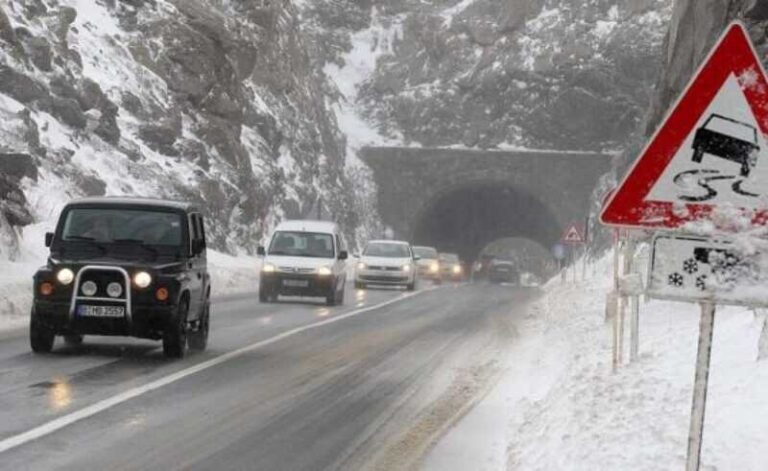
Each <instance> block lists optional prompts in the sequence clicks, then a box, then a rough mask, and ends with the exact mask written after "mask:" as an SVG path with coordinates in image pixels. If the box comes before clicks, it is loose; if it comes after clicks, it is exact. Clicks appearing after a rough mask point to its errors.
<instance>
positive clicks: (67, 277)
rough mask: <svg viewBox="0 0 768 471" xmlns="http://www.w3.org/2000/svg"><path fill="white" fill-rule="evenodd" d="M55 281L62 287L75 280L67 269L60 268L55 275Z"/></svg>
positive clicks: (71, 272)
mask: <svg viewBox="0 0 768 471" xmlns="http://www.w3.org/2000/svg"><path fill="white" fill-rule="evenodd" d="M56 279H57V280H59V283H61V284H62V285H68V284H70V283H72V280H74V279H75V273H74V272H73V271H72V270H70V269H69V268H62V269H61V270H59V272H58V273H56Z"/></svg>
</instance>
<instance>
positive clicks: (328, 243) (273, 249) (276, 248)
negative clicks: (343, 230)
mask: <svg viewBox="0 0 768 471" xmlns="http://www.w3.org/2000/svg"><path fill="white" fill-rule="evenodd" d="M269 254H270V255H291V256H294V257H318V258H333V236H331V234H321V233H317V232H289V231H278V232H276V233H275V235H274V236H273V237H272V243H271V244H269Z"/></svg>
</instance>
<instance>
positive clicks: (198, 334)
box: [189, 301, 211, 352]
mask: <svg viewBox="0 0 768 471" xmlns="http://www.w3.org/2000/svg"><path fill="white" fill-rule="evenodd" d="M210 317H211V304H210V302H208V301H206V303H205V307H204V308H203V313H202V315H201V317H200V325H198V326H197V330H196V331H194V332H192V333H190V334H189V348H190V349H192V350H195V351H198V352H202V351H203V350H205V347H207V346H208V332H209V331H210V322H211V320H210Z"/></svg>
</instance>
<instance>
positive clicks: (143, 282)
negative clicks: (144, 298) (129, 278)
mask: <svg viewBox="0 0 768 471" xmlns="http://www.w3.org/2000/svg"><path fill="white" fill-rule="evenodd" d="M133 282H134V283H135V284H136V286H138V287H139V288H146V287H147V286H149V285H150V283H152V276H151V275H150V274H149V273H147V272H145V271H140V272H138V273H136V274H135V275H134V276H133Z"/></svg>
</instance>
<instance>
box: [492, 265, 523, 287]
mask: <svg viewBox="0 0 768 471" xmlns="http://www.w3.org/2000/svg"><path fill="white" fill-rule="evenodd" d="M488 280H489V281H490V282H491V283H514V284H517V283H519V281H520V273H519V271H518V270H517V268H516V267H515V264H514V263H512V262H510V261H508V260H493V261H492V262H491V266H490V268H489V269H488Z"/></svg>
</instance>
